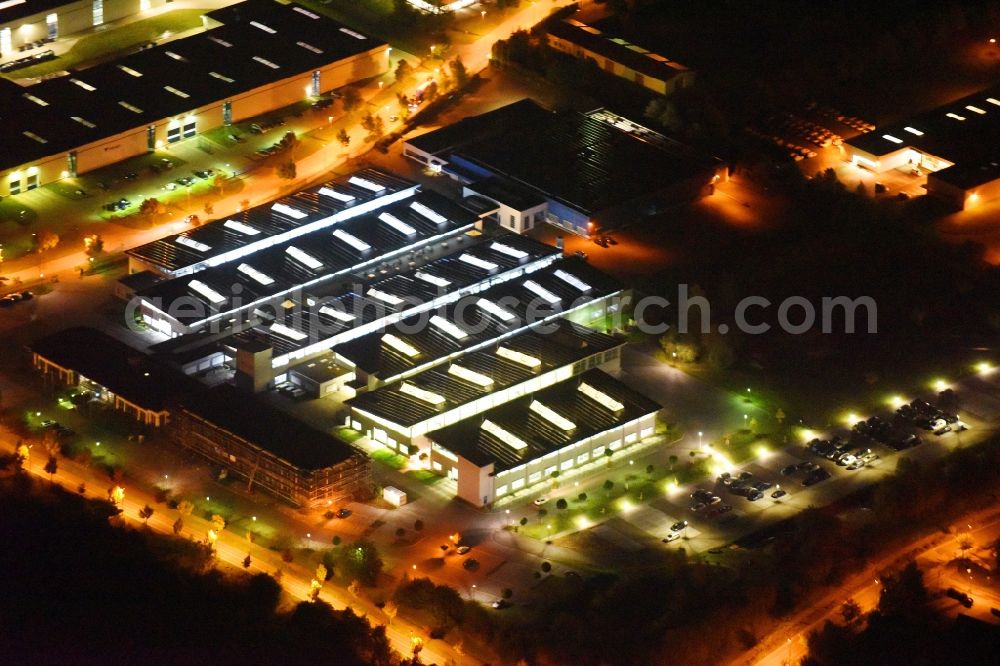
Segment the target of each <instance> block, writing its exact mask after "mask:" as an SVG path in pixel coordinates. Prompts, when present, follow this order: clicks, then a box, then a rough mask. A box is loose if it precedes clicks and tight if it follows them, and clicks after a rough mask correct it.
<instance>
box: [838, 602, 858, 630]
mask: <svg viewBox="0 0 1000 666" xmlns="http://www.w3.org/2000/svg"><path fill="white" fill-rule="evenodd" d="M840 617H842V618H844V624H853V623H854V622H855V621H856V620H857V619H858V618H860V617H861V606H860V605H859V604H858V602H857V601H855V600H854V599H848V600H847V601H845V602H844V603H843V604H841V606H840Z"/></svg>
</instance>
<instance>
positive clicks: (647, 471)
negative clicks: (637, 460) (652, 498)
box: [646, 465, 655, 474]
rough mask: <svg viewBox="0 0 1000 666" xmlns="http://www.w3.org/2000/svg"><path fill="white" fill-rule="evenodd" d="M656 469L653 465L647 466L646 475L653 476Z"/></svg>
mask: <svg viewBox="0 0 1000 666" xmlns="http://www.w3.org/2000/svg"><path fill="white" fill-rule="evenodd" d="M654 469H655V467H653V466H652V465H646V474H652V473H653V470H654Z"/></svg>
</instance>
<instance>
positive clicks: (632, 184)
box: [407, 100, 715, 215]
mask: <svg viewBox="0 0 1000 666" xmlns="http://www.w3.org/2000/svg"><path fill="white" fill-rule="evenodd" d="M621 125H622V123H621V121H620V119H619V117H618V116H614V114H608V113H604V114H600V113H588V114H584V113H577V112H573V111H568V112H563V113H550V112H547V111H545V110H544V109H542V108H541V107H540V106H538V105H537V104H536V103H535V102H533V101H531V100H521V101H519V102H515V103H513V104H509V105H507V106H505V107H501V108H500V109H496V110H494V111H491V112H489V113H487V114H483V115H482V116H476V117H473V118H466V119H464V120H462V121H460V122H458V123H456V124H454V125H451V126H448V127H445V128H442V129H439V130H436V131H434V132H429V133H428V134H424V135H422V136H419V137H416V138H415V139H411V140H409V141H408V142H407V143H409V144H410V145H412V146H415V147H417V148H419V149H421V150H424V151H426V152H431V153H434V154H441V153H445V152H447V153H449V154H450V164H449V168H451V167H452V166H456V167H457V168H458V169H459V170H461V169H462V166H463V163H466V164H469V165H473V166H476V167H479V168H480V169H484V170H486V171H488V172H490V173H492V174H493V175H495V176H502V177H503V178H505V179H507V180H509V181H513V182H515V183H517V184H519V185H521V186H522V187H525V188H528V189H529V190H531V191H534V192H536V193H537V194H539V195H540V196H543V197H546V198H551V199H555V200H556V201H559V202H561V203H563V204H565V205H567V206H569V207H571V208H575V209H577V210H579V211H581V212H583V213H585V214H588V215H593V214H596V213H598V212H600V211H603V210H607V209H608V208H611V207H613V206H616V205H619V204H622V203H625V202H627V201H632V200H635V199H639V198H641V197H643V196H648V195H651V194H655V193H656V192H659V191H661V190H663V189H664V188H666V187H669V186H670V185H672V184H674V183H676V182H680V181H684V180H687V179H689V178H693V177H697V176H701V175H704V176H705V180H706V182H708V179H709V178H710V177H711V174H712V172H713V169H714V165H715V161H714V160H712V159H709V158H706V157H704V156H702V155H698V154H696V153H695V152H694V151H692V150H690V149H689V148H688V147H686V146H683V145H682V144H679V143H677V142H673V141H670V140H668V139H667V138H666V137H663V136H662V135H659V134H656V133H655V132H653V131H652V130H649V129H647V128H642V127H641V126H639V125H637V124H636V123H631V122H630V123H629V124H628V129H625V128H623V127H622V126H621ZM637 128H638V129H641V130H643V131H641V132H640V131H637ZM512 136H516V137H517V149H516V150H513V149H512V148H511V137H512Z"/></svg>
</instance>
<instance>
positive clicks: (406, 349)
mask: <svg viewBox="0 0 1000 666" xmlns="http://www.w3.org/2000/svg"><path fill="white" fill-rule="evenodd" d="M382 342H384V343H385V344H387V345H389V346H390V347H392V348H393V349H395V350H396V351H398V352H399V353H400V354H403V355H405V356H409V357H410V358H415V357H417V356H420V352H419V351H418V350H417V348H416V347H414V346H413V345H411V344H410V343H409V342H406V341H405V340H403V339H401V338H399V337H397V336H396V335H394V334H392V333H386V334H385V335H383V336H382Z"/></svg>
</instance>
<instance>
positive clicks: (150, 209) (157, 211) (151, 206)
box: [139, 197, 165, 218]
mask: <svg viewBox="0 0 1000 666" xmlns="http://www.w3.org/2000/svg"><path fill="white" fill-rule="evenodd" d="M164 211H165V209H164V207H163V204H162V203H160V201H159V199H157V198H156V197H149V198H148V199H143V201H142V203H141V204H139V215H142V216H143V217H147V218H154V217H156V216H157V215H162V214H163V213H164Z"/></svg>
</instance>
